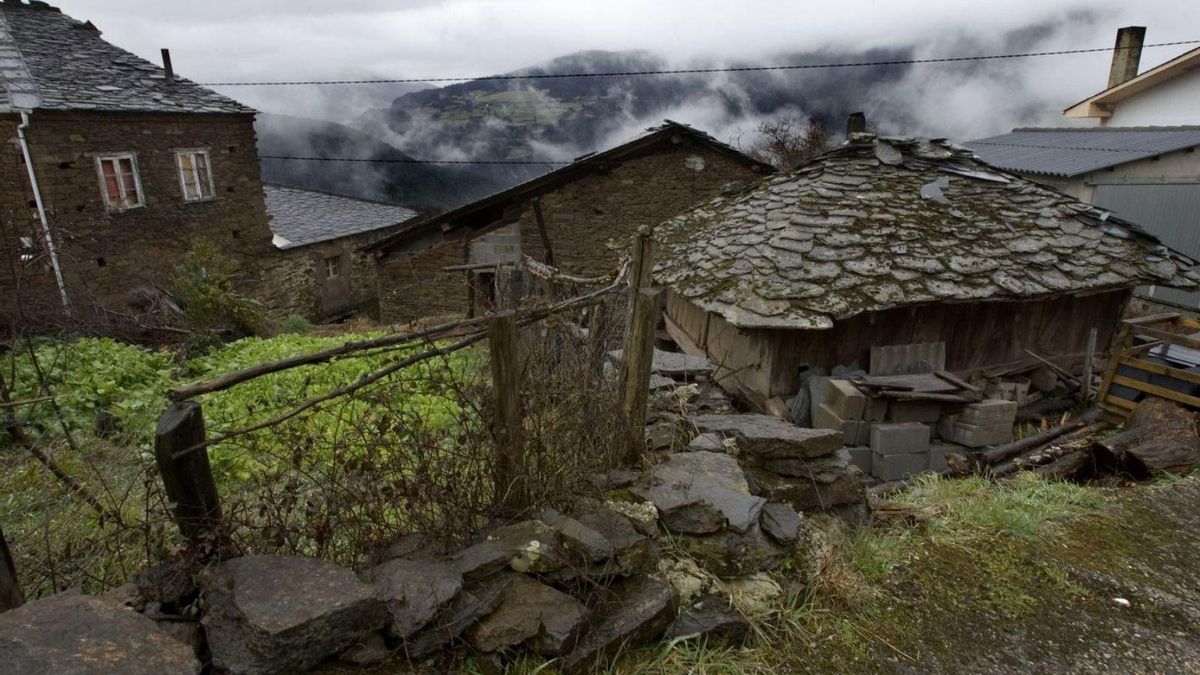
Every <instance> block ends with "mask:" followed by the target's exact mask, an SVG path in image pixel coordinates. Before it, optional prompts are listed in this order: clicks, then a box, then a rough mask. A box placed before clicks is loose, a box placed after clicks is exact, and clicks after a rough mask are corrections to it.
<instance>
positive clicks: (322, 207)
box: [263, 185, 417, 249]
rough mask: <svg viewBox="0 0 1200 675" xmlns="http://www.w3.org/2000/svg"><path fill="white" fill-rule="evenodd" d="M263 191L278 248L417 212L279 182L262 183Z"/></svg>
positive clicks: (390, 221)
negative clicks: (276, 183)
mask: <svg viewBox="0 0 1200 675" xmlns="http://www.w3.org/2000/svg"><path fill="white" fill-rule="evenodd" d="M263 192H264V193H265V194H266V197H267V214H268V215H270V216H271V232H273V233H274V234H275V246H276V247H278V248H281V249H289V248H297V247H300V246H307V245H309V244H315V243H317V242H322V241H329V240H330V239H337V238H339V237H345V236H348V235H351V234H362V233H363V232H370V231H372V230H378V229H381V228H385V227H392V226H394V225H399V224H400V223H402V222H404V221H406V220H408V219H409V218H412V217H413V216H415V215H417V212H416V211H413V210H412V209H408V208H405V207H403V206H396V205H394V204H384V203H381V202H369V201H366V200H363V199H354V198H351V197H342V196H339V195H333V194H329V193H327V192H316V191H313V190H301V189H299V188H293V187H284V186H281V185H264V186H263Z"/></svg>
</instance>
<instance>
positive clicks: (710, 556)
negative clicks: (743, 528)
mask: <svg viewBox="0 0 1200 675" xmlns="http://www.w3.org/2000/svg"><path fill="white" fill-rule="evenodd" d="M675 543H676V545H677V546H679V547H680V548H681V549H683V550H684V551H686V552H687V554H688V555H690V556H692V557H693V558H695V559H696V561H697V562H698V563H700V565H701V566H702V567H704V569H706V570H708V571H709V572H711V573H713V574H716V575H717V576H722V577H729V576H737V575H739V574H748V573H750V572H756V571H758V570H763V569H771V568H773V567H775V565H777V564H778V563H779V560H780V557H781V556H782V555H783V549H781V548H780V547H779V546H776V545H775V543H774V542H772V541H770V540H769V539H767V537H766V536H765V535H763V533H762V529H761V528H760V527H759V526H758V524H757V523H755V525H754V526H753V527H751V528H750V530H749V531H747V532H746V533H745V534H740V533H737V532H732V531H730V530H725V531H723V532H718V533H716V534H710V535H705V536H690V535H681V536H679V537H678V539H676V541H675Z"/></svg>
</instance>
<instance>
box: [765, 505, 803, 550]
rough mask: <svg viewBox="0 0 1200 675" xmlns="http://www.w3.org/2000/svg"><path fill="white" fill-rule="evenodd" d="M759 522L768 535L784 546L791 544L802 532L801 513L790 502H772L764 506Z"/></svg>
mask: <svg viewBox="0 0 1200 675" xmlns="http://www.w3.org/2000/svg"><path fill="white" fill-rule="evenodd" d="M759 524H760V525H761V526H762V529H763V532H765V533H766V534H767V536H769V537H770V538H772V539H774V540H775V541H776V542H777V543H779V544H781V545H783V546H790V545H791V544H793V543H795V541H796V537H797V536H799V533H800V514H798V513H796V509H793V508H792V507H791V506H790V505H788V504H782V503H779V502H772V503H769V504H767V505H766V506H764V507H763V511H762V515H761V516H759Z"/></svg>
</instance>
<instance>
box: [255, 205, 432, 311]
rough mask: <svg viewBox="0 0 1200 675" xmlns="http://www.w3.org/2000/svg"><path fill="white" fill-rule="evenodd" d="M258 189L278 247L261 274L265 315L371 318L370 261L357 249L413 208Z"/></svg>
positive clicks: (393, 226)
mask: <svg viewBox="0 0 1200 675" xmlns="http://www.w3.org/2000/svg"><path fill="white" fill-rule="evenodd" d="M264 191H265V193H266V197H267V213H268V215H270V217H271V231H272V232H274V235H275V237H274V244H275V247H276V248H278V249H279V250H280V254H279V255H276V256H274V259H273V260H274V261H273V262H272V263H271V264H270V266H269V267H267V270H266V273H265V281H266V284H265V285H266V286H268V287H270V288H272V289H274V290H273V291H272V293H271V299H272V303H271V310H272V312H273V313H275V314H277V315H280V316H287V315H290V314H299V315H302V316H305V317H308V318H310V319H314V320H327V319H333V318H338V317H341V316H345V315H347V314H350V313H353V312H364V313H367V314H374V313H376V312H377V308H378V298H377V296H376V291H377V288H378V286H377V284H376V280H375V258H374V256H372V255H370V254H368V253H367V252H366V251H365V250H364V249H365V248H366V247H367V246H368V245H370V244H371V243H373V242H375V241H378V240H379V239H381V238H382V237H384V236H387V235H388V234H391V233H393V232H396V231H397V230H398V229H399V228H401V227H402V226H403V225H402V224H403V223H404V221H406V220H408V219H410V218H412V217H413V216H415V215H417V213H416V211H413V210H412V209H408V208H405V207H402V206H395V205H393V204H385V203H381V202H372V201H367V200H363V199H353V198H350V197H343V196H340V195H334V194H329V193H326V192H317V191H314V190H301V189H299V188H292V187H285V186H282V185H266V186H264Z"/></svg>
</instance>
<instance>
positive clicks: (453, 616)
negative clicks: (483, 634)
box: [402, 571, 519, 659]
mask: <svg viewBox="0 0 1200 675" xmlns="http://www.w3.org/2000/svg"><path fill="white" fill-rule="evenodd" d="M518 576H519V575H516V574H513V573H512V572H507V571H504V572H500V573H498V574H494V575H492V576H490V577H487V578H486V579H482V580H480V581H478V582H475V583H472V584H468V585H467V586H465V587H464V588H463V590H462V591H460V592H459V594H458V595H457V596H455V598H454V600H452V601H451V602H450V604H449V605H448V606H447V607H446V608H445V609H444V610H442V611H441V612H439V613H438V615H437V616H436V617H434V619H433V621H431V622H430V623H429V625H428V626H426V627H425V628H424V629H422V630H421V631H419V632H417V633H416V634H414V635H412V636H410V637H409V638H407V639H406V640H405V641H404V643H403V645H402V647H403V650H404V653H405V654H406V655H407V656H408V658H409V659H423V658H425V657H426V656H429V655H430V654H433V653H434V652H436V651H438V650H439V649H442V648H443V647H445V646H446V645H448V644H450V643H451V642H453V641H454V640H455V639H457V638H458V637H459V636H460V635H462V634H463V631H465V630H467V629H468V628H470V627H471V626H473V625H474V624H475V622H477V621H479V619H481V618H483V617H485V616H487V615H488V614H491V613H492V610H494V609H496V607H497V606H498V605H499V604H500V598H501V597H502V596H503V594H504V589H505V588H507V587H508V585H509V584H510V583H512V581H513V579H515V578H518Z"/></svg>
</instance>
